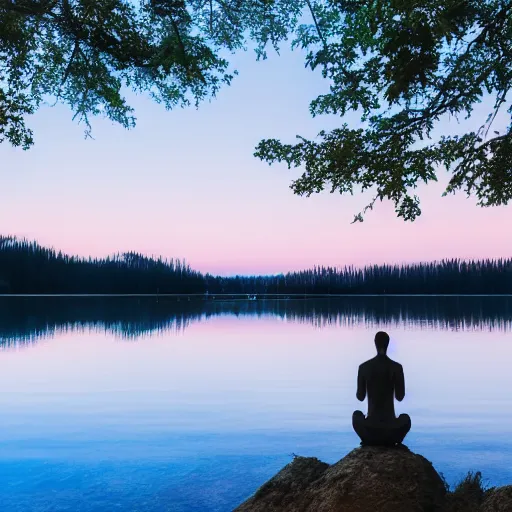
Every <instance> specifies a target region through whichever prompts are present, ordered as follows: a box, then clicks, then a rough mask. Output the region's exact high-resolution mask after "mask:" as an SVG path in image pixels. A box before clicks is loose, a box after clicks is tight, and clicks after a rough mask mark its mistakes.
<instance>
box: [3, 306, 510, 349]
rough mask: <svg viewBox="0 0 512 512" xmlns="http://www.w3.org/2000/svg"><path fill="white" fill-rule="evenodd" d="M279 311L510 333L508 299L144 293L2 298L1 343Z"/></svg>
mask: <svg viewBox="0 0 512 512" xmlns="http://www.w3.org/2000/svg"><path fill="white" fill-rule="evenodd" d="M223 315H224V316H229V315H234V316H256V317H260V318H261V317H264V316H268V317H279V318H281V319H282V320H284V321H291V322H297V323H306V324H311V325H314V326H316V327H319V328H321V327H325V326H334V325H338V326H343V327H349V328H350V327H353V326H360V325H364V326H366V327H372V326H373V325H381V326H389V327H394V328H397V327H400V328H403V327H406V328H407V326H414V328H416V329H418V328H419V329H422V328H427V329H430V330H431V329H437V330H445V329H446V330H455V331H458V330H486V331H510V330H511V324H512V298H509V297H491V296H482V297H464V296H461V297H418V296H416V297H414V296H411V297H357V296H356V297H340V298H331V299H282V300H276V299H271V300H270V299H269V300H266V299H260V300H256V301H248V300H202V299H191V300H187V299H185V300H184V299H183V298H182V299H181V300H179V301H178V300H177V299H176V298H159V299H156V298H149V297H140V298H134V297H126V298H112V297H80V298H78V297H3V298H1V299H0V344H1V345H2V346H3V347H4V348H13V347H19V346H23V345H27V344H31V343H35V342H37V341H39V340H43V339H46V338H52V337H54V336H55V334H58V333H65V332H75V331H83V330H88V331H101V332H105V333H108V334H113V335H115V336H117V337H120V338H122V339H125V340H133V339H139V338H141V337H144V336H148V335H153V334H158V333H163V332H172V331H175V332H180V331H183V330H184V329H185V328H186V327H188V326H189V325H190V324H191V323H192V322H200V321H203V320H205V319H208V318H211V317H215V316H223Z"/></svg>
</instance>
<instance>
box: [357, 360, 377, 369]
mask: <svg viewBox="0 0 512 512" xmlns="http://www.w3.org/2000/svg"><path fill="white" fill-rule="evenodd" d="M375 360H376V358H375V357H372V358H371V359H368V361H365V362H364V363H361V364H360V365H359V368H361V369H364V368H368V366H372V365H373V364H375Z"/></svg>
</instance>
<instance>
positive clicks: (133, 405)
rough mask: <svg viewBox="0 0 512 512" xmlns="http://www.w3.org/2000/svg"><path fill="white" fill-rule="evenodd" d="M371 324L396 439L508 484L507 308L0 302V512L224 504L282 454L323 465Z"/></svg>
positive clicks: (343, 444) (495, 301)
mask: <svg viewBox="0 0 512 512" xmlns="http://www.w3.org/2000/svg"><path fill="white" fill-rule="evenodd" d="M381 329H384V330H386V331H388V332H389V333H390V335H391V345H390V350H389V355H390V357H392V358H393V359H396V360H398V361H399V362H401V363H402V364H403V366H404V371H405V380H406V398H405V400H404V401H403V402H402V403H400V404H398V405H397V414H400V413H401V412H407V413H409V414H410V415H411V418H412V424H413V426H412V430H411V432H410V434H409V435H408V437H407V438H406V444H407V445H408V446H409V447H410V448H411V449H412V450H413V451H415V452H418V453H421V454H422V455H424V456H425V457H427V458H428V459H429V460H431V461H432V462H433V463H434V466H435V467H436V469H437V470H438V471H440V472H442V473H443V474H444V476H445V478H446V479H447V481H448V482H449V483H450V484H454V483H456V481H457V480H459V479H460V478H461V477H463V476H464V475H465V473H466V472H467V471H469V470H480V471H482V473H483V477H484V480H486V481H487V482H488V484H490V485H503V484H508V483H512V435H511V434H512V363H511V361H512V332H511V331H512V298H507V297H480V298H474V297H459V298H457V297H445V298H442V297H388V298H383V297H375V298H370V297H353V298H337V299H330V300H329V299H322V300H279V301H277V300H258V301H229V302H227V301H226V302H220V301H209V302H206V301H190V302H189V301H186V300H183V299H182V300H181V301H180V302H177V301H176V299H172V300H171V299H160V300H159V301H158V302H157V301H156V300H155V299H151V298H143V299H137V298H124V299H119V298H117V299H115V298H108V299H107V298H65V297H60V298H0V348H1V350H0V481H1V482H2V485H1V486H0V504H1V510H2V511H6V512H11V511H13V512H14V511H16V512H17V511H20V512H21V511H23V512H32V511H34V512H43V511H44V512H50V511H51V512H61V511H62V512H63V511H73V512H93V511H94V512H107V511H108V512H110V511H114V510H122V511H130V512H131V511H133V512H135V511H139V512H165V511H173V512H196V511H197V512H199V511H200V512H210V511H211V512H214V511H215V512H224V511H229V510H232V509H233V508H234V507H235V506H236V505H238V504H239V503H240V502H242V501H243V500H244V499H245V498H247V497H248V496H249V495H250V494H252V493H253V492H254V491H255V490H256V489H257V487H258V486H260V485H261V484H262V483H263V482H265V481H266V480H267V479H268V478H269V477H271V476H272V475H273V474H274V473H276V472H277V471H278V470H279V469H280V468H281V467H283V466H284V465H285V464H287V463H288V462H289V461H290V460H291V454H292V453H295V454H299V455H304V456H315V457H318V458H320V459H322V460H324V461H326V462H329V463H333V462H335V461H337V460H339V459H340V458H341V457H343V456H344V455H346V454H347V453H348V452H349V451H350V450H351V449H353V448H355V447H356V446H357V445H358V438H357V436H356V435H355V433H354V432H353V431H352V428H351V415H352V412H353V411H354V410H355V409H356V408H358V409H361V408H362V409H363V410H364V411H366V406H365V405H363V406H362V407H361V404H360V402H358V401H357V400H356V398H355V386H356V376H357V368H358V365H359V364H360V363H361V362H363V361H364V360H366V359H369V358H370V357H373V355H374V347H373V336H374V334H375V332H376V331H377V330H381Z"/></svg>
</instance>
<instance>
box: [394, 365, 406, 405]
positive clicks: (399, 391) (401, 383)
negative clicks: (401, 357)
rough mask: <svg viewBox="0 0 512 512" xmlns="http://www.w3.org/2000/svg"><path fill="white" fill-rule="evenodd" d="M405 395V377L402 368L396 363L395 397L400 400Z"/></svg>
mask: <svg viewBox="0 0 512 512" xmlns="http://www.w3.org/2000/svg"><path fill="white" fill-rule="evenodd" d="M404 396H405V378H404V369H403V368H402V365H401V364H397V366H396V371H395V397H396V399H397V400H398V401H399V402H401V401H402V400H403V399H404Z"/></svg>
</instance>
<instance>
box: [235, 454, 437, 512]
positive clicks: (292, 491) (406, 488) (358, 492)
mask: <svg viewBox="0 0 512 512" xmlns="http://www.w3.org/2000/svg"><path fill="white" fill-rule="evenodd" d="M446 492H447V491H446V487H445V484H444V483H443V480H442V479H441V477H440V476H439V475H438V474H437V472H436V470H435V469H434V467H433V466H432V464H431V463H430V462H429V461H428V460H427V459H425V458H424V457H422V456H421V455H416V454H414V453H412V452H411V451H409V450H408V449H407V448H405V447H401V448H379V447H362V448H357V449H355V450H353V451H351V452H350V453H349V454H348V455H347V456H346V457H344V458H343V459H341V460H340V461H339V462H337V463H336V464H333V465H332V466H327V464H324V463H322V462H320V461H319V460H318V459H309V458H304V457H297V458H296V459H295V460H294V461H293V462H291V463H290V464H289V465H288V466H286V467H285V468H284V469H283V470H281V471H280V472H279V473H278V474H277V475H276V476H274V477H273V478H272V479H271V480H269V481H268V482H267V483H266V484H264V485H263V486H262V487H261V488H260V489H259V490H258V491H257V492H256V494H255V495H254V496H253V497H251V498H249V500H247V501H246V502H245V503H243V504H242V505H241V506H240V507H238V508H237V509H236V512H263V511H266V512H277V511H279V512H377V511H378V512H397V511H403V512H423V511H424V512H434V511H437V510H442V508H443V506H444V504H445V499H446Z"/></svg>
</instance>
